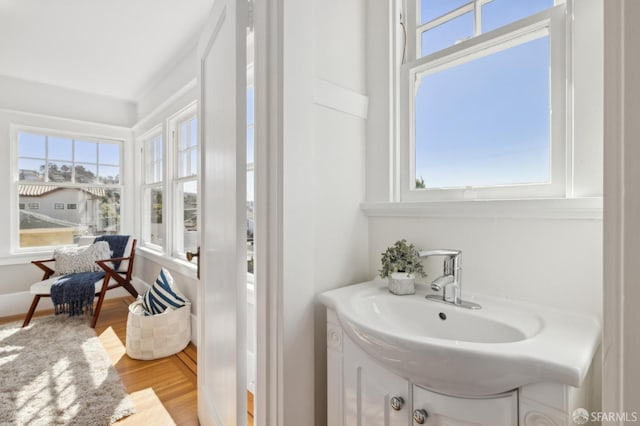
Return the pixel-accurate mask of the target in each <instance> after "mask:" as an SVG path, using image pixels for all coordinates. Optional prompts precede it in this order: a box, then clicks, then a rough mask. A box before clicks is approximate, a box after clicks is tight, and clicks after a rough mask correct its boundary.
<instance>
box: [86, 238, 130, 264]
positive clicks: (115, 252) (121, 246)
mask: <svg viewBox="0 0 640 426" xmlns="http://www.w3.org/2000/svg"><path fill="white" fill-rule="evenodd" d="M98 241H106V242H108V243H109V247H110V248H111V251H112V254H111V257H114V258H117V257H122V256H123V255H124V250H125V249H126V248H127V243H128V242H129V236H128V235H101V236H99V237H97V238H96V239H95V241H94V243H97V242H98ZM119 267H120V262H113V269H115V270H116V271H117V270H118V268H119Z"/></svg>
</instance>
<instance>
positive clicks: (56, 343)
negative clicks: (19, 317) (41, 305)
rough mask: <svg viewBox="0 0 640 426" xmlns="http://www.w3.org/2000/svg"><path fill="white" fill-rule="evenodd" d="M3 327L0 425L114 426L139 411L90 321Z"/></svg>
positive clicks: (63, 319) (50, 320)
mask: <svg viewBox="0 0 640 426" xmlns="http://www.w3.org/2000/svg"><path fill="white" fill-rule="evenodd" d="M21 325H22V322H19V323H17V322H15V323H9V324H5V325H0V425H3V426H4V425H30V426H38V425H42V426H44V425H46V426H49V425H92V426H93V425H96V426H98V425H109V424H111V423H114V422H115V421H117V420H118V419H121V418H123V417H126V416H128V415H130V414H133V413H134V412H135V407H134V405H133V401H132V400H131V398H129V395H128V394H127V393H126V391H125V389H124V386H123V385H122V382H121V381H120V376H118V373H117V371H116V369H115V368H114V367H113V366H112V365H111V362H110V360H109V356H108V355H107V353H106V352H105V350H104V348H103V347H102V344H101V343H100V340H99V339H98V337H97V336H96V333H95V331H94V330H93V329H92V328H90V327H89V322H88V321H87V318H86V317H84V316H82V317H68V316H66V315H57V316H53V315H52V316H48V317H43V318H35V319H33V320H32V321H31V324H30V325H29V326H27V327H25V328H21V327H20V326H21Z"/></svg>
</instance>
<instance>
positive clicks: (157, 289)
mask: <svg viewBox="0 0 640 426" xmlns="http://www.w3.org/2000/svg"><path fill="white" fill-rule="evenodd" d="M186 302H187V301H186V298H185V297H184V296H183V295H182V294H180V291H179V290H178V289H177V288H176V286H175V283H174V281H173V277H172V276H171V274H170V273H169V271H167V270H166V269H164V268H162V270H160V275H158V278H156V282H155V283H154V284H153V285H152V286H151V288H150V289H149V291H147V292H146V293H145V295H144V298H143V301H142V305H143V306H144V309H145V311H146V314H147V315H156V314H161V313H163V312H164V311H165V310H166V309H167V308H171V309H178V308H181V307H183V306H184V305H185V304H186Z"/></svg>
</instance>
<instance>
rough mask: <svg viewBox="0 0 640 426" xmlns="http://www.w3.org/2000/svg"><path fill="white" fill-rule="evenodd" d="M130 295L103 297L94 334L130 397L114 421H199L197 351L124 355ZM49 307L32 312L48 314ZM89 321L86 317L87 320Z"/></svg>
mask: <svg viewBox="0 0 640 426" xmlns="http://www.w3.org/2000/svg"><path fill="white" fill-rule="evenodd" d="M132 301H133V298H131V297H124V298H120V299H110V300H105V302H104V304H103V306H102V312H101V313H100V317H99V319H98V323H97V324H96V334H97V335H98V337H99V338H100V342H102V345H103V346H104V348H105V349H106V351H107V354H108V355H109V358H111V362H112V363H113V365H114V366H115V368H116V370H117V371H118V373H119V374H120V378H121V379H122V383H123V384H124V386H125V388H126V390H127V392H128V393H129V395H130V396H131V398H132V399H133V402H134V404H135V406H136V413H135V414H133V415H131V416H129V417H125V418H124V419H122V420H120V421H119V422H117V423H116V424H117V425H145V426H146V425H154V426H156V425H158V426H160V425H199V422H198V412H197V402H198V395H197V362H198V361H197V356H196V355H197V351H196V347H195V346H193V345H192V344H189V346H187V347H186V348H185V350H184V351H182V352H180V353H178V354H176V355H173V356H170V357H166V358H162V359H158V360H153V361H139V360H134V359H131V358H129V357H128V356H127V355H126V349H125V337H126V326H127V314H128V306H129V304H130V303H131V302H132ZM51 314H52V312H51V311H48V312H47V311H44V312H40V313H36V315H35V316H39V315H51ZM23 319H24V315H16V316H12V317H5V318H0V324H3V323H7V322H11V321H16V320H20V321H22V320H23ZM87 321H89V320H87ZM247 406H248V411H249V413H248V416H247V424H248V426H253V415H252V414H253V395H251V393H249V392H247Z"/></svg>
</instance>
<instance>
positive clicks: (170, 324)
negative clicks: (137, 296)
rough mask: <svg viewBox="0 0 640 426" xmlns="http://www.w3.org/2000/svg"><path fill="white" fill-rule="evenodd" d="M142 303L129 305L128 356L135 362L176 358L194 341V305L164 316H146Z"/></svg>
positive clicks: (172, 310) (170, 311) (168, 310)
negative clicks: (192, 329)
mask: <svg viewBox="0 0 640 426" xmlns="http://www.w3.org/2000/svg"><path fill="white" fill-rule="evenodd" d="M141 305H142V301H141V300H136V301H135V302H133V303H132V304H131V305H129V316H128V318H127V339H126V347H127V355H129V357H131V358H134V359H144V360H149V359H157V358H163V357H166V356H170V355H173V354H176V353H178V352H180V351H181V350H183V349H184V348H185V347H186V346H187V345H188V344H189V341H190V340H191V303H188V302H187V304H186V305H185V306H183V307H181V308H179V309H175V310H174V309H170V308H169V309H167V310H166V311H164V312H163V313H161V314H157V315H150V316H144V314H143V313H142V311H143V310H142V309H140V307H141Z"/></svg>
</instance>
